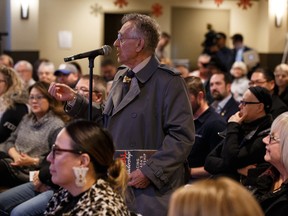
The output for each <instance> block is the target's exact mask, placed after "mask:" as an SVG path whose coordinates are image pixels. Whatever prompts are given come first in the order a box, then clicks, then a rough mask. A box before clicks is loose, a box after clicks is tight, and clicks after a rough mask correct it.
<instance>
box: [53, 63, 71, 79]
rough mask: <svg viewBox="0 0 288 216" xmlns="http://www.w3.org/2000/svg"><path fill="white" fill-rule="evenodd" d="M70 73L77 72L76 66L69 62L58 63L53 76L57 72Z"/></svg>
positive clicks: (56, 74)
mask: <svg viewBox="0 0 288 216" xmlns="http://www.w3.org/2000/svg"><path fill="white" fill-rule="evenodd" d="M70 73H77V68H76V67H75V66H74V65H72V64H69V63H64V64H60V66H59V68H58V69H57V70H56V71H55V72H54V75H55V76H58V75H59V74H65V75H68V74H70Z"/></svg>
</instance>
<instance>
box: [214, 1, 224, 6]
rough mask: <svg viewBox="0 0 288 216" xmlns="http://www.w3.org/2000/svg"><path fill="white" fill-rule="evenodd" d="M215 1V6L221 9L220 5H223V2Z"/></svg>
mask: <svg viewBox="0 0 288 216" xmlns="http://www.w3.org/2000/svg"><path fill="white" fill-rule="evenodd" d="M214 1H215V4H216V5H217V6H218V7H219V6H220V4H222V3H223V0H214Z"/></svg>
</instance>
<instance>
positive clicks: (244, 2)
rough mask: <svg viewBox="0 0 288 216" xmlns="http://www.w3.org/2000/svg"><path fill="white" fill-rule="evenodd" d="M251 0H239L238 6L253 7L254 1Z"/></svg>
mask: <svg viewBox="0 0 288 216" xmlns="http://www.w3.org/2000/svg"><path fill="white" fill-rule="evenodd" d="M250 1H251V0H240V2H238V3H237V4H238V6H239V7H242V8H243V9H244V10H246V9H248V7H252V3H251V2H250Z"/></svg>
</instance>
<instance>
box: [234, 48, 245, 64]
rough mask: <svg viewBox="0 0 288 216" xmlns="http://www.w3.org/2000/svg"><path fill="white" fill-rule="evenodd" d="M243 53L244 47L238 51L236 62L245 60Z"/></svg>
mask: <svg viewBox="0 0 288 216" xmlns="http://www.w3.org/2000/svg"><path fill="white" fill-rule="evenodd" d="M243 52H244V47H241V48H239V49H238V50H237V52H236V57H235V61H242V60H243V57H242V56H243Z"/></svg>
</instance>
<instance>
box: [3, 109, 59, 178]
mask: <svg viewBox="0 0 288 216" xmlns="http://www.w3.org/2000/svg"><path fill="white" fill-rule="evenodd" d="M63 126H64V122H63V121H62V120H61V119H60V118H59V117H58V116H56V115H55V114H54V113H53V112H52V111H49V112H48V113H47V114H46V115H45V116H43V117H42V118H41V119H40V120H38V121H37V120H36V118H35V116H34V115H33V114H28V115H25V116H24V117H23V119H22V121H21V122H20V124H19V126H18V127H17V129H16V130H15V131H14V132H13V133H12V134H11V135H10V137H9V138H8V139H7V140H6V141H5V142H4V143H3V144H4V145H5V148H4V151H6V153H8V150H9V149H10V148H12V147H15V148H16V150H17V151H18V152H23V153H26V154H27V155H29V156H30V157H35V158H40V161H39V164H41V162H42V161H43V160H44V159H45V157H46V155H47V154H48V153H49V151H50V148H51V146H52V144H53V143H52V142H53V141H54V138H55V137H56V135H57V134H56V133H58V132H59V129H60V128H62V127H63ZM2 160H5V161H6V162H7V163H6V165H7V166H8V168H9V169H10V170H11V172H12V173H14V175H15V177H16V178H19V179H20V180H23V181H27V180H28V179H29V178H28V177H29V171H30V170H35V169H37V168H39V167H35V166H31V167H12V166H10V163H11V162H12V159H11V158H7V159H6V158H5V159H2Z"/></svg>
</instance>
